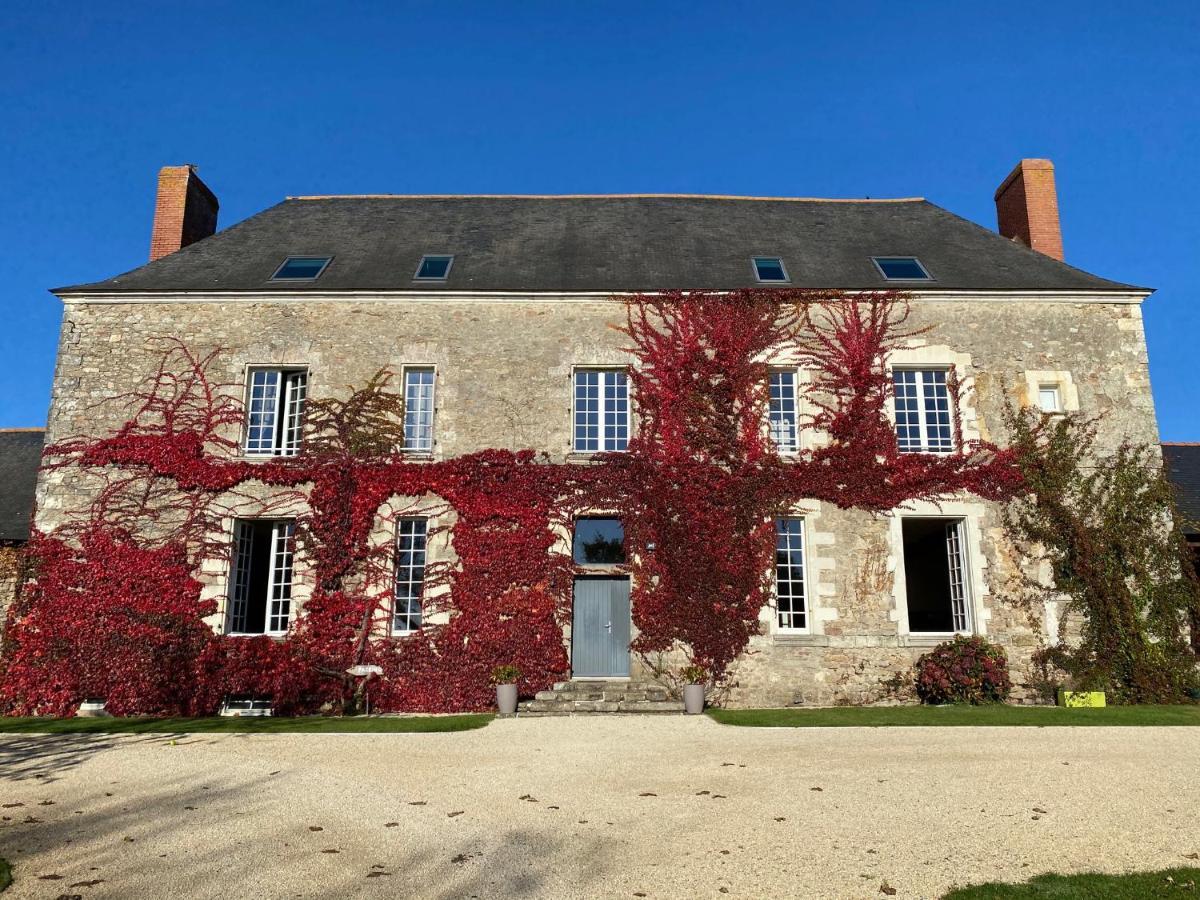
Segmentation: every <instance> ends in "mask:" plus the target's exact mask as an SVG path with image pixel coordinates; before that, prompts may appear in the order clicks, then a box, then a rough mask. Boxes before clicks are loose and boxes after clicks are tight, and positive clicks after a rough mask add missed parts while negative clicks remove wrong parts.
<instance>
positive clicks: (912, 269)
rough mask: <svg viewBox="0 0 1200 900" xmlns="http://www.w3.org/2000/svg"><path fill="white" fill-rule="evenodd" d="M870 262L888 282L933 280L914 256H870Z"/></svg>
mask: <svg viewBox="0 0 1200 900" xmlns="http://www.w3.org/2000/svg"><path fill="white" fill-rule="evenodd" d="M871 261H872V262H874V263H875V267H876V268H877V269H879V271H880V274H882V275H883V277H884V278H886V279H887V280H888V281H932V280H933V276H932V275H930V274H929V272H928V270H927V269H926V268H925V267H924V266H923V265H921V261H920V260H919V259H917V258H916V257H915V256H872V257H871Z"/></svg>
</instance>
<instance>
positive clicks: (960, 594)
mask: <svg viewBox="0 0 1200 900" xmlns="http://www.w3.org/2000/svg"><path fill="white" fill-rule="evenodd" d="M901 533H902V534H903V538H904V589H905V595H906V597H907V605H908V630H909V631H910V632H912V633H917V634H921V633H929V634H950V633H954V632H959V633H970V632H971V630H972V622H971V597H970V579H969V578H968V574H967V573H968V569H967V559H966V546H967V542H966V523H965V522H964V521H963V520H962V519H941V518H904V519H902V520H901Z"/></svg>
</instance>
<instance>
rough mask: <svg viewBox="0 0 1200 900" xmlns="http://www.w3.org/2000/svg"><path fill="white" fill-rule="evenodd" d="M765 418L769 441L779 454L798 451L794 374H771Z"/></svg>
mask: <svg viewBox="0 0 1200 900" xmlns="http://www.w3.org/2000/svg"><path fill="white" fill-rule="evenodd" d="M767 418H768V422H769V425H770V431H771V440H772V441H773V442H774V444H775V447H776V448H777V449H778V450H779V451H780V452H781V453H794V452H795V451H796V450H797V449H799V428H798V423H797V419H796V373H795V372H772V373H771V381H770V399H769V401H768V405H767Z"/></svg>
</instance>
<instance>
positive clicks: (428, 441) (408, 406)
mask: <svg viewBox="0 0 1200 900" xmlns="http://www.w3.org/2000/svg"><path fill="white" fill-rule="evenodd" d="M433 376H434V372H433V369H405V370H404V449H405V450H410V451H415V452H419V453H428V452H430V451H431V450H433V381H434V377H433Z"/></svg>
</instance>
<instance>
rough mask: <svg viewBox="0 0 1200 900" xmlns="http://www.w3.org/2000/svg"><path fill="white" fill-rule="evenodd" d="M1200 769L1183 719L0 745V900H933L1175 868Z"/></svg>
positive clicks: (596, 728)
mask: <svg viewBox="0 0 1200 900" xmlns="http://www.w3.org/2000/svg"><path fill="white" fill-rule="evenodd" d="M1198 767H1200V729H1194V728H881V729H859V728H830V729H807V728H798V729H753V728H734V727H728V726H721V725H717V724H715V723H714V722H712V721H710V720H709V719H707V718H703V717H701V718H684V717H676V716H670V717H663V718H650V717H646V718H642V717H612V718H571V719H517V720H504V721H497V722H494V723H493V724H491V725H489V726H488V727H487V728H484V729H482V730H479V731H469V732H460V733H453V734H361V735H188V736H179V737H178V738H176V739H175V740H172V739H171V738H170V737H169V736H152V737H150V736H121V737H104V736H96V737H92V736H59V737H30V736H13V735H0V803H2V804H3V807H4V808H3V809H0V814H3V815H4V817H5V818H4V820H3V821H2V822H0V856H4V857H6V858H8V859H9V860H11V861H12V863H13V865H14V872H15V875H16V881H15V883H14V884H13V886H12V888H10V892H9V893H8V894H6V895H5V900H9V897H12V898H13V900H16V898H25V897H38V898H50V900H54V898H58V897H61V896H62V895H64V894H65V895H67V896H72V895H79V896H81V897H84V898H92V897H123V898H124V897H154V898H160V897H227V898H241V897H249V898H260V897H433V898H441V897H447V898H448V897H480V898H485V897H550V898H556V900H565V898H574V897H641V896H644V897H651V898H661V897H679V898H697V897H714V898H717V897H818V898H833V897H864V898H879V897H881V896H884V894H883V893H881V886H882V885H883V884H884V883H885V882H886V883H887V885H888V886H889V888H894V889H895V891H896V893H895V895H894V896H896V897H899V898H906V897H936V896H937V895H938V894H939V893H941V892H942V891H944V890H945V889H947V888H949V887H950V886H952V885H954V884H956V883H964V882H967V881H972V880H975V881H978V880H990V879H1006V880H1020V879H1024V878H1026V877H1029V876H1031V875H1033V874H1035V873H1038V872H1042V871H1045V870H1051V869H1052V870H1056V871H1071V870H1077V869H1097V870H1104V871H1121V870H1126V869H1149V868H1159V867H1165V866H1174V865H1184V864H1188V860H1187V859H1185V854H1189V853H1195V852H1200V819H1198V816H1200V778H1198V777H1197V774H1198ZM1191 864H1193V865H1194V864H1195V863H1191Z"/></svg>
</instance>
